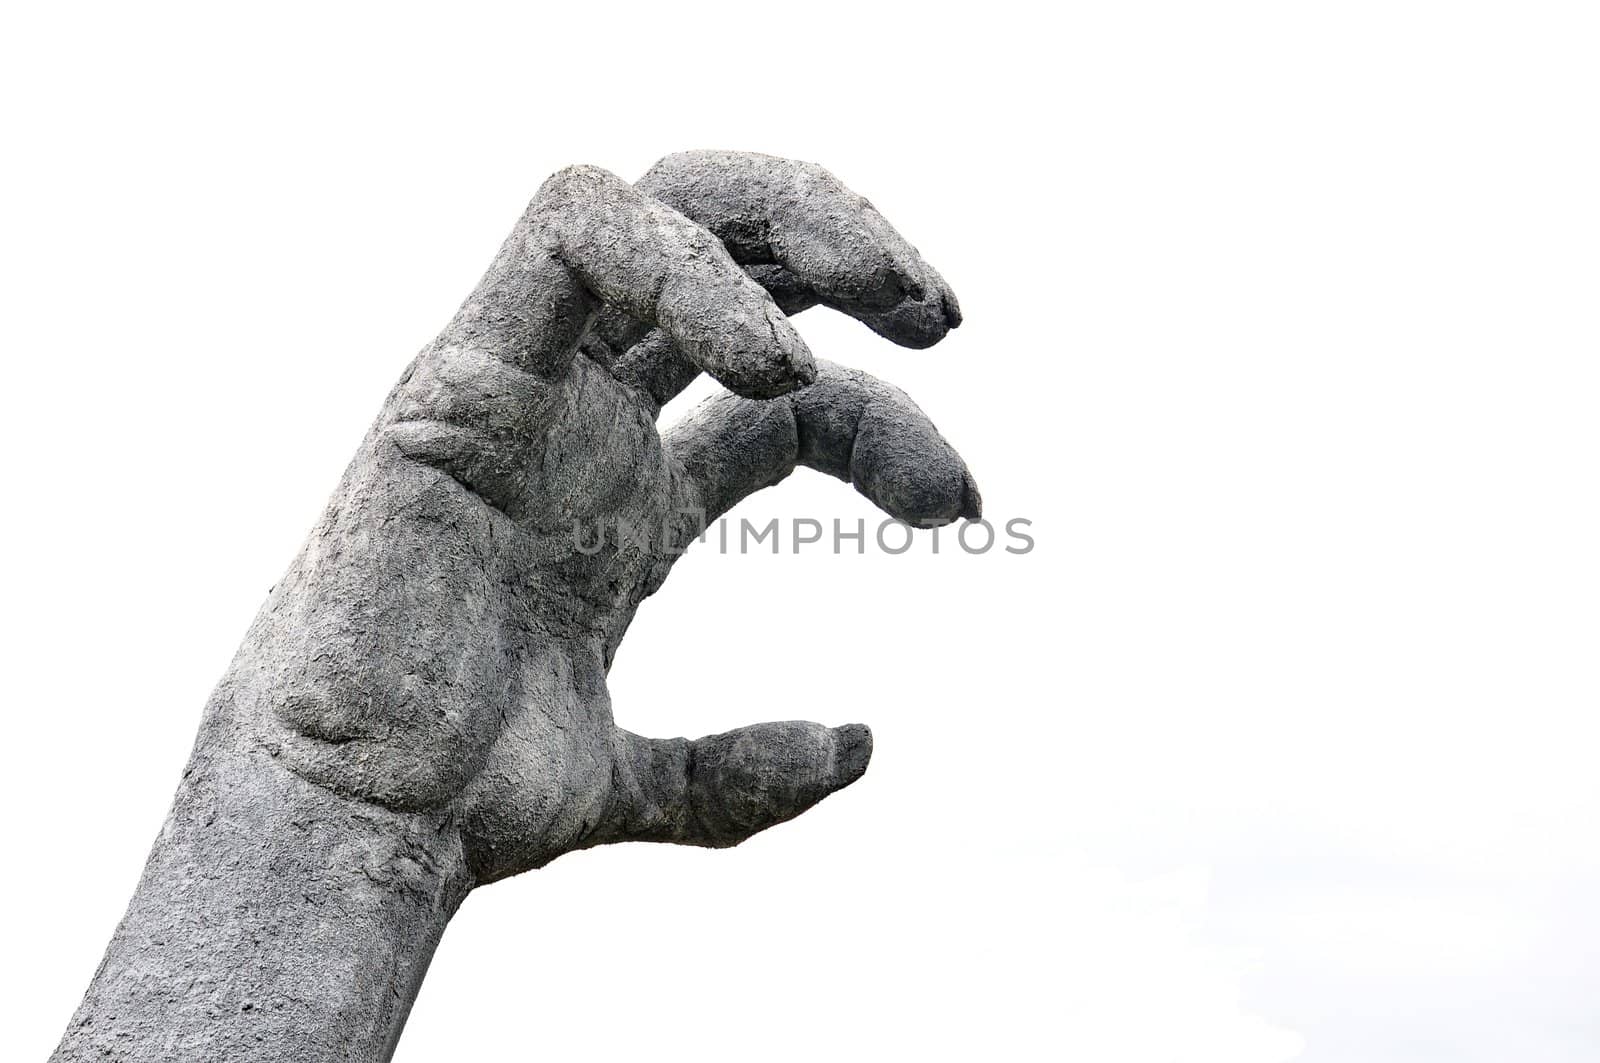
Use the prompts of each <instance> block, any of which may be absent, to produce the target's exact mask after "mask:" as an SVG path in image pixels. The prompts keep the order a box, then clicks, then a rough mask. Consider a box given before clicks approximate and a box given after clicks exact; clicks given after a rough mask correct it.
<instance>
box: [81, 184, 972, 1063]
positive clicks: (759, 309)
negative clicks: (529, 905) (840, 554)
mask: <svg viewBox="0 0 1600 1063" xmlns="http://www.w3.org/2000/svg"><path fill="white" fill-rule="evenodd" d="M816 304H824V305H827V306H830V307H833V308H835V309H838V310H841V311H843V312H845V313H848V314H851V315H852V316H855V317H857V318H859V319H861V320H862V321H864V322H865V323H866V324H867V325H868V326H869V327H871V328H873V329H874V330H875V331H877V332H878V333H880V334H882V335H884V336H886V337H888V338H890V339H892V340H894V341H896V342H898V343H901V344H902V345H905V346H911V347H921V346H927V345H928V344H930V343H932V342H935V341H937V340H938V339H940V338H942V337H943V336H944V334H945V333H946V332H947V331H948V330H949V329H950V328H951V327H954V326H955V325H956V324H957V323H958V322H959V320H960V316H959V311H958V310H957V309H956V304H955V299H954V296H953V294H951V292H950V290H949V287H948V285H947V284H945V282H944V281H943V279H942V278H941V277H939V275H938V274H937V273H936V272H934V271H933V269H932V268H931V267H930V266H928V265H927V263H926V262H924V261H923V260H922V258H921V256H920V255H918V254H917V253H916V251H915V250H914V249H913V248H911V247H910V245H909V244H907V243H906V242H905V241H904V240H903V239H902V238H901V237H900V236H899V234H898V233H896V232H895V231H894V230H893V229H892V228H891V227H889V225H888V223H887V222H885V221H884V220H883V219H882V217H881V216H880V215H879V214H878V212H877V211H876V210H875V209H873V208H872V206H871V204H869V203H867V202H866V201H865V200H863V199H862V198H861V197H860V196H858V195H856V194H854V193H853V192H851V191H850V190H849V189H847V188H845V186H844V185H843V184H841V183H840V182H839V181H838V180H837V179H836V178H834V177H833V176H832V175H831V174H828V173H827V171H825V170H822V169H821V168H820V167H816V166H814V165H811V164H808V163H798V162H792V161H789V160H783V159H774V158H771V157H767V156H759V155H743V154H736V153H727V152H694V153H687V154H683V155H675V156H669V157H668V158H667V159H665V160H663V161H662V162H661V163H660V164H658V165H657V166H656V167H655V168H654V169H653V170H652V171H651V173H650V174H649V175H647V176H646V178H645V179H644V180H643V181H641V182H640V183H639V185H638V186H631V185H629V184H627V183H626V182H624V181H622V180H620V179H618V178H616V177H614V176H612V175H611V174H608V173H606V172H605V171H603V170H598V169H595V168H593V167H573V168H570V169H567V170H563V171H561V172H560V173H558V174H556V175H555V176H554V177H552V178H551V179H550V180H549V181H547V182H546V183H545V184H544V186H543V187H542V188H541V189H540V191H539V193H538V194H537V195H536V196H535V197H534V199H533V201H532V202H531V203H530V204H529V206H528V208H527V210H526V211H525V212H524V214H523V215H522V217H521V218H520V219H519V221H518V222H517V224H516V226H515V227H514V228H513V230H512V233H511V235H510V237H509V238H508V239H507V240H506V241H505V244H504V245H503V246H502V248H501V249H500V252H499V254H498V255H497V256H496V258H495V260H494V262H493V263H492V264H491V266H490V268H489V270H488V271H487V272H486V274H485V275H484V277H483V279H482V280H481V281H480V282H479V284H478V285H477V286H476V287H475V288H474V290H473V292H472V294H471V295H470V296H469V297H468V298H467V300H466V302H465V303H464V304H463V305H462V307H461V309H460V310H459V311H458V312H457V313H456V314H455V316H454V317H453V318H452V319H451V321H450V323H449V324H448V325H447V326H446V327H445V329H444V330H443V331H442V332H441V333H440V335H439V337H438V338H437V339H436V340H435V341H434V342H433V343H431V344H429V345H428V346H427V347H426V348H424V349H423V351H422V352H421V353H420V354H419V355H418V356H417V357H416V358H415V359H414V360H413V362H412V363H411V365H410V366H409V367H408V368H407V369H406V371H405V372H404V374H403V375H402V377H401V380H400V382H399V383H398V384H397V385H396V386H395V388H394V389H393V390H392V391H391V393H390V395H389V396H388V398H387V400H386V401H385V403H384V405H383V408H382V410H381V411H380V413H379V416H378V418H377V420H376V422H375V423H374V425H373V427H372V429H371V431H370V432H369V433H368V435H367V437H366V439H365V440H364V441H363V443H362V445H361V447H360V448H359V450H358V452H357V454H356V456H355V459H354V460H353V461H352V462H351V464H350V466H349V468H348V470H347V471H346V473H345V475H344V477H343V479H342V480H341V482H340V484H339V486H338V488H337V489H336V491H335V492H334V495H333V498H332V499H331V500H330V501H329V503H328V506H327V508H326V510H325V511H324V513H323V515H322V518H321V520H320V521H319V522H318V523H317V525H316V527H315V528H314V529H313V530H312V533H311V535H310V537H309V538H308V539H307V541H306V543H305V545H304V546H303V547H302V549H301V551H300V553H299V555H298V556H297V557H296V558H295V559H294V561H293V563H292V564H291V566H290V568H289V571H288V572H287V573H286V574H285V576H284V577H283V579H281V580H280V581H279V582H278V584H277V585H276V586H274V588H273V590H272V592H271V594H270V595H269V597H268V599H267V601H266V603H265V604H264V605H263V606H262V609H261V612H260V613H259V614H258V616H257V617H256V619H255V621H254V622H253V624H252V625H251V627H250V630H249V631H248V632H247V634H246V636H245V639H244V643H243V645H242V646H241V647H240V649H239V652H238V654H237V655H236V657H235V658H234V660H233V662H232V664H231V665H230V666H229V668H228V670H227V671H226V673H225V674H224V676H223V678H222V680H221V682H220V683H219V684H218V686H217V689H216V691H215V692H214V693H213V695H212V697H211V699H210V700H209V702H208V703H207V705H206V708H205V712H204V715H203V717H202V721H201V725H200V732H199V735H198V737H197V739H196V743H195V747H194V751H193V753H192V754H191V758H190V761H189V764H188V766H187V767H186V769H185V772H184V775H183V779H182V780H181V782H180V784H179V787H178V792H177V795H176V797H175V799H174V802H173V807H172V810H171V813H170V814H169V816H168V818H167V821H166V824H165V825H164V826H163V828H162V832H161V834H160V836H159V837H158V839H157V841H156V843H155V845H154V847H153V849H152V851H151V855H150V859H149V862H148V863H147V864H146V867H145V870H144V874H143V876H142V878H141V880H140V883H139V886H138V889H137V891H136V893H135V895H134V898H133V901H132V903H131V904H130V905H129V908H128V911H127V914H126V915H125V917H124V918H123V920H122V923H121V924H120V925H119V927H118V928H117V931H116V934H115V936H114V937H113V939H112V942H111V944H110V946H109V947H108V949H107V952H106V956H105V959H104V961H103V962H102V964H101V966H100V968H99V970H98V971H97V972H96V973H95V976H94V979H93V981H92V982H91V984H90V987H89V990H88V993H87V994H86V995H85V997H84V1000H83V1003H82V1004H81V1005H80V1007H79V1009H78V1011H77V1013H76V1014H75V1015H74V1017H73V1019H72V1022H71V1024H70V1025H69V1028H68V1030H67V1033H66V1035H65V1036H64V1038H63V1039H62V1042H61V1045H60V1047H59V1048H58V1049H57V1051H56V1054H55V1056H54V1057H53V1058H54V1059H56V1060H61V1061H67V1060H72V1061H87V1060H139V1061H151V1060H172V1061H178V1060H185V1061H187V1060H197V1059H208V1060H209V1059H217V1060H221V1059H227V1060H230V1061H244V1063H250V1061H261V1063H265V1061H267V1060H275V1061H281V1060H295V1061H297V1063H320V1061H332V1060H344V1061H352V1060H353V1061H358V1063H370V1061H381V1060H386V1059H388V1058H389V1057H390V1055H391V1054H392V1053H393V1051H394V1047H395V1043H396V1040H397V1039H398V1037H399V1035H400V1031H401V1028H402V1026H403V1024H404V1021H405V1017H406V1014H407V1012H408V1010H409V1008H410V1006H411V1002H412V1001H413V1000H414V999H415V996H416V993H417V990H418V987H419V986H420V984H421V979H422V976H423V973H424V972H425V971H426V968H427V963H428V960H429V958H430V957H431V955H432V952H433V949H434V947H435V946H436V944H437V942H438V940H439V937H440V935H441V934H442V933H443V931H444V927H445V925H446V923H447V922H448V920H449V918H450V916H451V915H452V914H453V913H454V912H455V910H456V908H457V907H458V906H459V905H460V904H461V903H462V901H463V900H464V899H465V897H466V896H467V895H468V893H469V892H470V891H471V890H472V889H474V888H476V887H479V886H482V885H485V884H487V883H490V882H493V881H496V880H498V879H501V878H505V877H507V876H509V875H514V874H517V873H519V872H521V871H524V870H528V869H530V868H535V867H539V866H542V865H543V864H545V863H548V862H549V861H550V860H553V859H555V858H556V857H558V856H561V855H562V854H564V853H568V852H572V851H575V850H579V849H584V848H588V847H591V846H594V845H599V844H604V843H607V842H616V841H633V840H646V841H665V842H678V843H687V844H695V845H708V846H725V845H732V844H736V843H737V842H739V841H740V840H742V839H744V838H746V837H748V836H749V835H751V834H753V833H755V832H756V831H759V830H762V829H765V828H766V827H769V826H771V825H773V824H775V823H779V822H782V821H783V820H786V819H789V818H791V817H792V816H794V815H797V814H799V813H800V812H802V811H804V810H805V809H806V808H808V807H810V806H811V805H812V804H814V803H815V802H816V801H818V800H821V799H822V798H823V797H825V796H826V795H827V794H829V793H832V792H834V791H835V790H837V789H839V788H841V787H843V786H845V785H848V784H849V783H850V782H852V781H853V780H854V779H856V778H857V777H858V776H859V775H860V774H861V772H862V771H863V770H864V769H865V767H866V764H867V760H868V758H869V756H870V753H871V736H870V733H869V732H868V731H867V729H866V728H865V727H864V726H861V725H859V724H847V725H844V726H839V727H824V726H823V725H821V724H813V723H796V722H781V723H766V724H756V725H754V726H752V727H747V728H741V729H739V730H736V731H732V732H729V733H728V734H725V735H717V736H711V737H708V738H702V739H697V740H694V741H692V742H691V741H686V740H684V739H646V738H642V737H639V736H637V735H634V734H632V733H631V732H629V731H626V730H623V729H620V728H618V727H616V726H615V723H614V720H613V716H612V711H611V702H610V696H609V693H608V691H607V687H606V672H607V670H608V668H609V666H610V663H611V660H612V658H613V655H614V654H615V652H616V651H617V647H618V644H619V643H620V641H621V638H622V636H623V634H624V633H625V631H626V630H627V627H628V624H629V622H630V621H631V619H632V617H633V615H634V613H635V611H636V610H637V608H638V607H639V605H640V603H641V602H642V601H643V600H644V599H645V598H646V597H648V596H649V595H650V594H651V593H653V592H654V591H655V590H656V589H658V588H659V587H660V586H661V583H662V581H663V580H664V579H665V578H666V576H667V574H668V572H669V571H670V569H671V567H672V563H673V561H674V560H675V559H676V557H677V547H679V546H681V545H683V543H684V542H687V541H688V540H689V539H692V538H693V535H692V532H693V531H694V530H696V529H691V528H689V527H687V526H684V525H681V524H679V525H675V526H674V527H675V534H676V536H677V540H676V541H671V540H670V539H669V538H668V537H663V540H662V541H657V542H638V541H635V540H633V539H631V538H629V537H627V536H624V535H621V534H617V533H615V532H614V531H605V529H608V528H609V529H615V528H617V527H620V526H621V525H622V524H624V523H627V524H631V525H633V526H650V525H656V526H663V525H668V524H670V523H671V522H672V521H674V520H680V519H681V514H683V513H685V512H690V511H696V510H698V511H700V512H702V513H704V514H705V515H706V517H708V518H710V517H714V516H716V515H718V514H720V513H722V512H724V511H726V510H727V508H728V507H730V506H732V505H733V504H735V503H736V502H737V501H738V500H739V499H741V498H743V497H745V496H747V495H748V494H749V493H751V492H752V491H755V490H757V489H759V488H760V487H763V486H766V485H768V484H771V483H775V482H777V481H778V480H780V479H782V478H783V477H785V476H787V475H788V473H789V472H791V471H792V470H793V469H794V468H795V467H796V466H798V465H808V466H811V467H813V468H817V469H820V470H822V471H825V472H828V473H830V474H832V475H834V476H838V477H841V478H844V479H847V480H849V481H850V482H851V483H853V484H854V485H855V486H856V487H857V489H858V490H860V491H861V492H862V493H863V494H864V495H866V496H867V497H868V498H869V499H871V500H872V501H873V502H875V503H876V504H878V505H879V506H880V507H882V508H883V509H884V510H886V511H887V512H888V513H890V514H891V515H893V516H896V517H900V518H902V519H905V520H907V521H908V522H911V523H915V524H919V525H925V524H938V523H945V522H948V521H951V520H954V519H957V518H958V517H962V516H966V517H971V516H975V515H976V514H977V513H978V508H979V502H978V493H977V490H976V488H975V486H974V484H973V481H972V478H971V477H970V476H969V475H968V473H967V471H966V468H965V466H964V465H963V464H962V462H961V459H960V458H959V457H958V456H957V455H956V454H955V452H954V451H953V450H952V449H951V448H950V446H949V445H948V444H947V443H945V442H944V440H943V439H942V438H941V437H940V436H939V434H938V433H937V432H936V431H935V430H934V428H933V426H932V424H931V423H929V421H928V420H927V418H926V417H925V416H924V415H923V414H922V413H921V412H920V411H919V410H917V408H916V407H915V405H913V404H912V403H911V402H910V400H909V399H907V398H906V397H905V396H904V395H902V394H901V393H899V392H898V391H896V390H894V389H893V388H891V387H889V386H888V385H886V384H883V383H881V382H878V381H876V380H873V379H872V378H871V377H868V376H866V375H865V374H862V373H858V372H855V371H852V370H849V369H844V368H841V367H838V366H833V365H831V364H829V363H826V362H818V361H817V360H816V359H814V358H813V357H812V355H811V353H810V351H809V350H808V349H807V347H806V345H805V343H804V342H803V341H802V340H801V338H800V336H799V335H798V333H796V332H795V330H794V328H793V326H792V325H791V324H790V322H789V320H788V317H787V314H786V311H787V312H788V313H794V312H798V311H799V310H802V309H804V308H806V307H807V306H810V305H816ZM702 371H703V372H707V373H710V374H711V375H712V376H714V377H715V378H716V379H717V380H718V381H719V382H720V383H722V384H723V385H724V386H725V387H726V388H727V389H728V390H727V392H726V393H724V394H721V395H718V396H717V397H715V398H713V399H711V400H710V401H709V402H708V403H706V404H705V405H703V406H702V407H700V408H699V409H697V410H696V411H695V412H694V413H692V414H691V415H690V416H689V417H688V418H686V419H685V421H684V422H683V423H681V424H680V425H678V426H676V427H675V428H673V429H671V430H669V431H668V432H666V433H665V435H662V434H660V433H658V432H657V430H656V426H655V420H656V417H657V415H658V414H659V412H660V408H661V406H662V404H663V403H664V402H665V401H667V400H668V399H669V398H671V396H673V395H675V394H677V393H678V392H679V391H681V389H682V388H683V387H684V386H686V385H687V383H688V382H689V381H691V380H692V379H693V378H694V376H695V375H696V374H698V373H699V372H702ZM585 527H588V528H596V529H600V530H601V531H602V533H603V534H602V536H601V539H600V545H599V548H598V549H597V550H589V549H579V536H578V535H576V534H575V531H576V530H577V529H581V528H585Z"/></svg>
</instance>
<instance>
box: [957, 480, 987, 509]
mask: <svg viewBox="0 0 1600 1063" xmlns="http://www.w3.org/2000/svg"><path fill="white" fill-rule="evenodd" d="M960 516H961V517H962V518H963V519H966V520H982V519H983V495H981V494H979V493H978V484H977V481H975V480H973V478H972V473H970V472H969V473H967V480H966V484H965V485H964V486H963V488H962V493H961V512H960Z"/></svg>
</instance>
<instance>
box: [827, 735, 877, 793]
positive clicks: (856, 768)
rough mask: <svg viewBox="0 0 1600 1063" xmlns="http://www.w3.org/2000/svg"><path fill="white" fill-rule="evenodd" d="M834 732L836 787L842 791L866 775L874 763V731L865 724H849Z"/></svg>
mask: <svg viewBox="0 0 1600 1063" xmlns="http://www.w3.org/2000/svg"><path fill="white" fill-rule="evenodd" d="M832 730H833V740H834V780H835V782H834V786H835V788H836V789H842V788H843V787H846V786H849V785H850V784H851V783H853V782H855V781H856V780H857V779H859V778H861V776H862V775H865V774H866V771H867V765H868V764H869V763H870V762H871V761H872V729H871V728H870V727H868V726H867V725H866V724H864V723H847V724H845V725H844V726H842V727H835V728H832Z"/></svg>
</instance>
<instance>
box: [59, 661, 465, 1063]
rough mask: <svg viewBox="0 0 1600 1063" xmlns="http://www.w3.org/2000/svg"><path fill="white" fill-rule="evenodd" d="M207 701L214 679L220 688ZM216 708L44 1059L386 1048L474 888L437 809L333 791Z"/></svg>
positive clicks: (309, 1054)
mask: <svg viewBox="0 0 1600 1063" xmlns="http://www.w3.org/2000/svg"><path fill="white" fill-rule="evenodd" d="M219 698H220V692H219ZM221 717H222V714H221V713H220V712H219V711H218V710H217V706H216V705H214V706H213V708H212V709H211V710H210V711H208V713H207V720H206V723H205V724H204V725H203V727H202V733H201V738H200V742H199V744H198V745H197V747H196V751H195V755H194V757H193V759H192V760H191V762H190V765H189V768H188V770H187V771H186V772H185V775H184V779H183V782H182V783H181V785H180V786H179V789H178V793H177V796H176V799H175V801H174V803H173V808H172V811H171V813H170V815H169V816H168V818H167V822H166V824H165V825H164V826H163V827H162V830H161V834H160V836H159V837H158V838H157V840H156V843H155V846H154V849H153V850H152V852H151V854H150V859H149V862H148V863H147V864H146V866H145V870H144V875H143V877H142V878H141V880H140V883H139V888H138V891H137V892H136V894H135V895H134V898H133V901H132V903H131V904H130V905H129V908H128V911H127V914H126V915H125V916H124V918H123V921H122V923H121V925H120V926H119V927H118V928H117V932H116V935H115V936H114V937H113V939H112V941H111V944H110V946H109V947H108V948H107V951H106V956H105V959H104V960H103V961H102V963H101V965H100V968H99V970H98V971H96V973H95V976H94V980H93V982H92V983H91V985H90V987H89V991H88V993H87V994H86V995H85V997H84V1000H83V1003H82V1004H81V1005H80V1006H79V1008H78V1011H77V1013H76V1014H75V1015H74V1016H73V1019H72V1022H71V1025H70V1026H69V1028H68V1030H67V1033H66V1036H65V1037H64V1038H63V1039H62V1042H61V1045H60V1047H59V1048H58V1049H57V1050H56V1053H55V1055H54V1056H53V1057H52V1059H53V1060H60V1061H67V1060H73V1061H77V1060H85V1061H87V1060H91V1059H92V1060H108V1059H109V1060H139V1061H141V1063H146V1061H157V1060H172V1061H178V1060H182V1061H186V1063H187V1061H193V1060H202V1059H204V1060H223V1059H226V1060H230V1061H253V1060H261V1061H266V1060H274V1061H284V1060H294V1061H296V1063H315V1061H320V1060H335V1059H337V1060H345V1061H351V1060H353V1061H375V1060H386V1059H388V1058H389V1056H390V1055H391V1053H392V1052H393V1048H394V1043H395V1041H396V1039H397V1038H398V1037H399V1034H400V1029H401V1026H402V1025H403V1024H404V1022H405V1018H406V1014H407V1012H408V1011H409V1009H410V1005H411V1002H412V1000H413V999H415V996H416V992H417V989H418V986H419V985H420V983H421V980H422V975H423V973H424V971H425V970H426V968H427V965H428V961H429V959H430V958H431V956H432V954H433V950H434V947H435V946H436V945H437V943H438V940H439V936H440V934H441V933H442V932H443V930H444V927H445V924H446V922H447V921H448V920H449V918H450V916H451V915H452V914H453V913H454V911H455V909H456V908H457V906H458V905H459V904H460V902H461V900H462V898H463V897H464V896H465V894H466V891H467V889H468V888H469V880H468V877H467V874H466V870H465V864H464V861H463V860H462V859H461V853H460V843H459V841H458V839H457V834H456V831H455V829H454V826H453V824H452V823H450V822H448V821H447V820H446V818H445V817H443V816H440V815H417V814H400V813H395V812H390V811H387V810H385V809H383V808H380V807H378V806H375V805H371V804H367V803H364V802H360V801H355V800H351V799H349V798H344V797H339V796H336V795H335V794H333V793H331V792H330V791H328V790H325V789H323V788H321V787H319V786H316V785H315V784H313V783H310V782H308V781H306V780H305V779H303V778H301V777H300V776H298V775H296V774H294V773H293V772H291V771H288V770H287V769H285V768H284V767H283V766H281V765H280V764H279V763H278V762H277V761H276V760H275V759H274V758H273V756H272V755H271V754H270V753H269V752H268V751H266V750H265V749H262V748H259V747H256V748H250V747H249V746H248V744H245V743H235V742H233V741H231V735H230V734H229V725H228V722H227V721H226V720H224V719H222V718H221Z"/></svg>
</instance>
